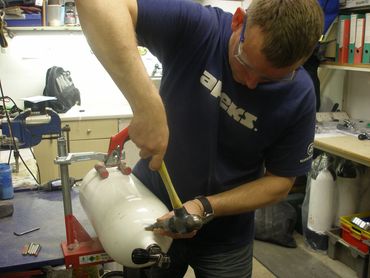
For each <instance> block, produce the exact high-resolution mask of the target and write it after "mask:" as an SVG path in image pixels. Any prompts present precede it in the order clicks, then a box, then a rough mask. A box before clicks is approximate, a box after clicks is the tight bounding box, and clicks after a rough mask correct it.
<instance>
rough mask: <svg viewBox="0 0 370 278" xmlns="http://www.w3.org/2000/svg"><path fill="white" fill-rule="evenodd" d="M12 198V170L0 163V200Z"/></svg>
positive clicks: (5, 164)
mask: <svg viewBox="0 0 370 278" xmlns="http://www.w3.org/2000/svg"><path fill="white" fill-rule="evenodd" d="M13 197H14V189H13V182H12V169H11V167H10V165H9V164H7V163H0V200H8V199H12V198H13Z"/></svg>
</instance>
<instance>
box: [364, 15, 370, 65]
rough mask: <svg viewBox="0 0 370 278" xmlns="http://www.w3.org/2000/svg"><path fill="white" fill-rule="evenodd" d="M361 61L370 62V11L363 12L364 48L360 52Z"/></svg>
mask: <svg viewBox="0 0 370 278" xmlns="http://www.w3.org/2000/svg"><path fill="white" fill-rule="evenodd" d="M362 63H363V64H369V63H370V13H366V14H365V34H364V49H363V52H362Z"/></svg>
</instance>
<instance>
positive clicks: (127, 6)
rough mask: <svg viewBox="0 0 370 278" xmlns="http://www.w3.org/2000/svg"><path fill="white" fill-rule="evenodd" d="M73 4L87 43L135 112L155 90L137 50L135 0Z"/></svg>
mask: <svg viewBox="0 0 370 278" xmlns="http://www.w3.org/2000/svg"><path fill="white" fill-rule="evenodd" d="M76 5H77V9H78V13H79V17H80V20H81V25H82V28H83V31H84V34H85V36H86V38H87V40H88V42H89V45H90V46H91V48H92V50H93V52H94V54H95V55H96V57H97V58H98V59H99V61H100V62H101V64H102V65H103V66H104V68H105V69H106V70H107V71H108V73H109V74H110V76H111V77H112V79H113V80H114V82H115V83H116V85H117V86H118V87H119V89H120V90H121V92H122V93H123V94H124V95H125V98H126V99H127V100H128V102H129V103H130V106H131V108H132V109H133V111H134V112H135V110H137V109H139V108H141V107H142V106H143V105H145V102H144V101H143V100H145V99H147V98H148V94H149V95H150V94H154V93H155V92H156V89H155V88H154V85H153V83H152V82H151V80H150V78H149V76H148V74H147V71H146V69H145V66H144V64H143V62H142V60H141V57H140V55H139V52H138V50H137V42H136V35H135V26H136V20H137V3H136V1H132V0H110V1H100V0H89V1H84V0H77V1H76Z"/></svg>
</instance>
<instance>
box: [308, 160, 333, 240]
mask: <svg viewBox="0 0 370 278" xmlns="http://www.w3.org/2000/svg"><path fill="white" fill-rule="evenodd" d="M319 159H320V160H319V165H318V169H317V170H318V171H317V175H316V176H313V175H311V188H310V201H309V205H308V225H307V226H308V228H309V229H310V230H312V231H314V232H317V233H319V234H325V232H326V231H327V230H329V229H330V228H331V227H332V224H333V220H334V216H335V210H334V192H335V175H334V174H333V170H332V169H330V163H329V158H328V156H327V155H326V154H323V155H321V157H319Z"/></svg>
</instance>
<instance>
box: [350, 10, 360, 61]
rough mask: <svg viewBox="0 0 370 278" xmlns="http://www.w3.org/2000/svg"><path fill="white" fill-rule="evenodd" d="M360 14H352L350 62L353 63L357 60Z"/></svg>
mask: <svg viewBox="0 0 370 278" xmlns="http://www.w3.org/2000/svg"><path fill="white" fill-rule="evenodd" d="M358 16H359V14H351V18H350V19H351V21H350V24H349V25H350V28H349V45H348V63H349V64H353V62H354V60H355V42H356V30H357V29H356V24H357V18H358Z"/></svg>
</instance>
